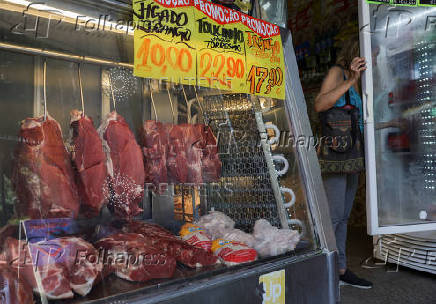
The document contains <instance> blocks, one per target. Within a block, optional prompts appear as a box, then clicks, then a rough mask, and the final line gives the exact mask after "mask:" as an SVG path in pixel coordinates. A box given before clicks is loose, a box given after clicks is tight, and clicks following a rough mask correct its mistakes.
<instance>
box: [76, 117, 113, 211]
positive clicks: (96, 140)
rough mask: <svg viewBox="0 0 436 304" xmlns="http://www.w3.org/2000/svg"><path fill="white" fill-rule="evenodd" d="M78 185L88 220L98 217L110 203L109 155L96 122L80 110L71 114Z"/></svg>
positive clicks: (82, 205)
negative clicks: (108, 195) (106, 153)
mask: <svg viewBox="0 0 436 304" xmlns="http://www.w3.org/2000/svg"><path fill="white" fill-rule="evenodd" d="M71 128H72V130H73V138H72V144H73V151H72V153H71V156H72V159H73V162H74V164H75V169H76V170H75V173H76V182H77V188H78V191H79V195H80V198H81V211H82V213H84V214H85V215H86V216H88V217H93V216H97V215H98V214H99V212H100V209H101V207H102V206H103V205H104V203H105V201H106V197H105V195H107V193H108V189H107V169H106V155H105V154H104V151H103V145H102V142H101V139H100V137H99V135H98V133H97V131H96V130H95V128H94V125H93V123H92V120H91V119H90V118H89V117H87V116H83V115H82V112H80V111H78V110H73V111H71Z"/></svg>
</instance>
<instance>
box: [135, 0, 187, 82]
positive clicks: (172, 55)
mask: <svg viewBox="0 0 436 304" xmlns="http://www.w3.org/2000/svg"><path fill="white" fill-rule="evenodd" d="M173 2H174V1H172V2H171V1H155V0H144V1H134V2H133V9H134V14H133V17H134V21H135V22H136V26H137V30H135V34H134V41H135V42H134V44H135V61H134V64H135V68H134V75H135V76H138V77H144V78H157V79H168V80H169V81H171V82H174V83H182V84H190V85H192V84H195V79H196V65H195V64H196V62H195V60H196V59H195V58H196V52H195V47H194V43H193V42H192V24H193V19H194V12H193V10H192V7H191V6H190V1H189V0H183V1H178V2H177V1H176V4H173ZM167 3H169V4H167Z"/></svg>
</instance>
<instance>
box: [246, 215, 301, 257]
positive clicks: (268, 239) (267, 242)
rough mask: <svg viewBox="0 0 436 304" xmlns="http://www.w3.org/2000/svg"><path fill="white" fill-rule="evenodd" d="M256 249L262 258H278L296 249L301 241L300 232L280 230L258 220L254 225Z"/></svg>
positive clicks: (265, 221)
mask: <svg viewBox="0 0 436 304" xmlns="http://www.w3.org/2000/svg"><path fill="white" fill-rule="evenodd" d="M253 236H254V238H255V239H256V242H255V246H254V248H255V249H256V251H257V253H258V254H259V256H261V257H269V256H277V255H281V254H284V253H286V252H288V251H292V250H294V249H295V246H296V245H297V244H298V242H299V241H300V235H299V234H298V231H295V230H290V229H278V228H277V227H274V226H272V225H271V224H270V223H269V222H268V221H267V220H258V221H256V223H255V225H254V232H253Z"/></svg>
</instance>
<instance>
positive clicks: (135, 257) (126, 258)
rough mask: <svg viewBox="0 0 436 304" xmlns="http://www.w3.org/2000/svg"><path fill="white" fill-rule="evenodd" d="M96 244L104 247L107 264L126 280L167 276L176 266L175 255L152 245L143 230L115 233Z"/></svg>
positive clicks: (138, 280)
mask: <svg viewBox="0 0 436 304" xmlns="http://www.w3.org/2000/svg"><path fill="white" fill-rule="evenodd" d="M96 246H97V248H99V250H100V248H101V249H103V250H104V258H103V261H104V264H105V265H109V266H110V267H111V268H112V270H113V271H114V272H115V274H116V275H117V276H118V277H119V278H122V279H125V280H129V281H134V282H145V281H148V280H151V279H168V278H171V277H172V276H173V275H174V271H175V269H176V260H175V259H174V257H172V256H170V255H167V254H166V253H165V252H163V251H161V250H159V249H156V248H155V247H152V246H149V242H147V240H146V239H145V238H144V237H143V236H142V235H140V234H135V233H119V234H114V235H111V236H109V237H106V238H103V239H101V240H99V241H98V242H97V243H96Z"/></svg>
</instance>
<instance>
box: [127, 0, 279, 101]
mask: <svg viewBox="0 0 436 304" xmlns="http://www.w3.org/2000/svg"><path fill="white" fill-rule="evenodd" d="M133 9H134V15H133V16H134V22H135V25H136V29H135V33H134V49H135V54H134V56H135V61H134V75H135V76H138V77H144V78H155V79H164V80H165V79H166V80H168V81H171V82H174V83H181V84H187V85H199V86H204V87H210V88H217V89H220V90H227V91H231V92H235V93H250V94H255V95H260V96H267V97H272V98H278V99H284V98H285V70H284V57H283V46H282V40H281V36H280V29H279V27H278V26H277V25H274V24H271V23H269V22H266V21H263V20H259V19H256V18H253V17H251V16H248V15H246V14H244V13H241V12H238V11H234V10H232V9H229V8H226V7H224V6H221V5H218V4H214V3H212V2H209V1H205V0H139V1H135V0H134V1H133Z"/></svg>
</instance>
